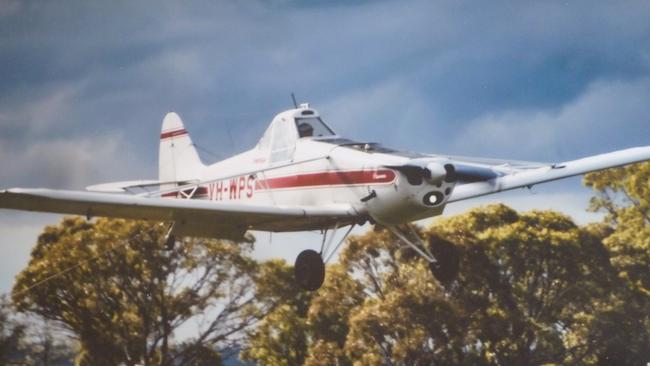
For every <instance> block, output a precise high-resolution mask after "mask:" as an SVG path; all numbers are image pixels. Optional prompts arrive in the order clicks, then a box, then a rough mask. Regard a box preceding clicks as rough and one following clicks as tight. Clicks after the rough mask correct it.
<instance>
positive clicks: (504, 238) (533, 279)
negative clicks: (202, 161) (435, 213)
mask: <svg viewBox="0 0 650 366" xmlns="http://www.w3.org/2000/svg"><path fill="white" fill-rule="evenodd" d="M416 229H417V228H416ZM416 232H417V233H418V235H421V236H422V237H423V238H425V239H426V240H432V241H437V242H438V243H448V242H451V243H454V244H455V245H456V246H457V247H458V249H459V252H460V258H461V268H462V270H461V272H460V275H459V277H458V278H457V279H456V280H454V281H450V282H447V283H444V284H441V283H439V282H437V281H435V280H434V279H433V278H432V276H431V272H430V268H429V266H428V264H427V263H426V262H425V261H424V260H422V259H421V258H420V257H419V256H418V255H416V253H414V251H413V250H412V249H410V248H409V247H405V246H404V245H402V244H401V243H400V242H399V241H398V240H397V239H395V238H394V237H393V236H392V235H391V234H390V232H388V231H386V230H382V229H381V228H378V229H376V230H375V231H371V232H368V233H366V234H364V235H361V236H355V237H351V238H350V239H349V240H348V243H347V245H346V247H345V248H344V249H343V250H342V252H341V255H340V265H339V266H334V267H332V268H330V271H328V276H327V279H326V283H325V285H324V286H323V287H322V288H321V289H320V290H318V291H317V292H316V293H314V294H312V295H311V298H305V299H303V302H302V303H301V306H307V307H308V310H307V311H306V312H304V311H302V312H301V311H295V310H293V311H283V312H276V313H275V316H274V317H273V318H267V319H265V320H264V321H263V323H262V324H264V327H263V328H258V330H257V331H258V333H255V334H254V335H255V336H254V337H253V338H251V339H249V344H250V346H251V350H253V351H254V352H255V354H257V355H268V354H273V355H274V357H276V358H277V359H281V358H282V357H283V354H282V353H281V352H277V350H278V349H279V348H278V347H276V346H274V344H285V345H287V346H288V345H289V343H282V342H275V343H273V342H270V341H269V339H273V337H274V336H275V335H280V334H289V335H291V336H292V337H293V338H294V339H298V340H300V342H296V343H291V347H289V348H290V349H291V350H295V349H297V350H299V353H300V354H301V355H306V356H303V357H302V358H296V359H293V360H292V362H293V363H292V364H311V365H319V364H339V365H346V364H354V365H430V364H439V365H463V364H464V365H511V364H516V365H540V364H585V363H587V364H589V363H591V364H593V363H596V362H597V361H598V360H599V356H598V355H599V352H600V351H601V349H600V348H599V346H600V345H599V344H594V343H593V338H590V336H589V335H595V334H596V333H597V331H596V330H595V328H594V327H595V326H597V323H595V322H592V321H591V320H589V317H590V316H592V315H593V314H595V313H597V312H598V311H600V309H602V308H603V304H605V303H607V302H608V301H609V300H608V299H609V296H610V294H611V292H612V289H613V288H615V287H616V270H615V268H614V267H612V266H611V265H610V262H609V252H608V251H607V249H606V247H605V246H604V245H603V243H602V240H603V238H604V237H606V236H607V235H608V234H609V233H610V231H609V230H608V229H607V227H605V226H604V225H593V226H587V227H578V226H577V225H575V224H574V223H573V222H572V220H571V219H570V218H568V217H566V216H564V215H562V214H559V213H555V212H548V211H545V212H540V211H532V212H526V213H518V212H516V211H514V210H512V209H510V208H508V207H506V206H503V205H493V206H488V207H484V208H477V209H474V210H471V211H469V212H467V213H465V214H462V215H458V216H454V217H449V218H445V219H440V220H437V221H436V222H435V223H434V224H433V225H432V226H431V227H429V228H428V229H427V230H420V229H417V230H416ZM439 259H440V260H445V258H439ZM287 271H289V270H288V269H287ZM267 292H269V291H267ZM270 292H271V293H272V292H273V291H270ZM266 296H268V294H267V295H266ZM302 314H307V315H302ZM614 315H617V316H619V317H620V316H622V317H623V318H625V319H627V321H630V320H633V318H626V317H624V314H622V313H617V314H613V315H612V316H614ZM623 318H619V321H620V320H621V319H623ZM296 352H298V351H296ZM251 359H253V360H256V361H258V362H260V361H262V360H264V359H263V358H260V357H257V358H251ZM261 363H264V364H266V363H265V362H261Z"/></svg>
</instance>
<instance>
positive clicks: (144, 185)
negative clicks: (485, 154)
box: [0, 103, 650, 291]
mask: <svg viewBox="0 0 650 366" xmlns="http://www.w3.org/2000/svg"><path fill="white" fill-rule="evenodd" d="M294 107H295V108H293V109H289V110H287V111H284V112H282V113H279V114H278V115H276V116H275V118H273V120H272V121H271V123H270V125H269V127H268V128H267V129H266V132H264V134H263V135H262V138H261V139H260V140H259V142H258V143H257V145H256V146H255V147H253V148H252V149H250V150H248V151H245V152H243V153H241V154H238V155H235V156H233V157H230V158H228V159H225V160H223V161H219V162H217V163H214V164H212V165H205V164H204V163H203V162H202V161H201V159H200V157H199V155H198V153H197V150H196V148H195V145H194V144H193V142H192V140H191V139H190V136H189V134H188V132H187V130H186V129H185V127H184V125H183V122H182V121H181V118H180V117H179V116H178V114H176V113H174V112H170V113H168V114H167V115H166V116H165V117H164V119H163V122H162V131H161V134H160V151H159V167H158V168H159V177H158V180H138V181H127V182H115V183H106V184H99V185H94V186H90V187H87V188H86V191H70V190H52V189H26V188H12V189H6V190H1V191H0V208H4V209H17V210H28V211H41V212H53V213H63V214H77V215H85V216H86V217H88V218H89V219H90V218H91V217H95V216H103V217H121V218H130V219H146V220H157V221H163V222H168V223H169V229H168V231H167V235H166V237H165V243H166V245H167V247H168V248H172V247H173V245H174V244H175V243H176V240H177V239H176V238H181V237H214V238H221V239H227V240H234V241H237V240H241V239H242V238H243V237H244V235H245V234H246V232H247V231H248V230H260V231H270V232H295V231H313V230H320V231H321V232H322V243H321V249H320V252H317V251H315V250H311V249H308V250H304V251H302V252H301V253H300V254H299V255H298V256H297V259H296V262H295V266H294V275H295V278H296V282H297V284H298V285H299V286H300V287H301V288H302V289H304V290H308V291H313V290H317V289H318V288H320V287H321V285H322V284H323V281H324V278H325V263H326V262H327V261H328V260H329V259H330V258H331V256H332V255H333V254H334V253H335V252H336V250H338V248H339V247H340V245H341V244H342V243H343V242H344V241H345V239H346V238H347V236H348V235H349V234H350V232H351V231H352V229H353V228H354V227H355V226H356V225H362V224H364V223H371V224H375V225H380V226H381V227H385V228H386V229H387V230H389V231H390V232H391V233H393V234H394V235H395V237H396V238H398V240H399V241H401V242H403V243H404V244H406V245H407V246H408V247H410V248H412V249H413V250H414V251H415V252H416V253H417V254H418V255H420V256H422V257H423V258H424V259H425V260H426V261H427V262H428V263H429V267H430V269H431V272H432V274H433V276H434V277H435V278H436V279H437V280H438V281H440V282H442V283H445V282H448V281H450V280H453V279H454V278H455V276H456V275H457V273H458V271H459V268H458V267H459V266H458V254H457V250H456V249H455V247H454V246H453V244H451V243H449V242H446V241H444V240H434V239H433V238H432V239H430V240H429V243H428V245H427V243H425V242H424V241H423V240H422V239H421V238H420V236H419V235H417V233H415V232H414V229H413V227H412V225H408V224H409V223H410V222H412V221H415V220H420V219H424V218H428V217H433V216H437V215H441V214H442V213H443V211H444V209H445V206H446V205H447V204H449V203H453V202H458V201H461V200H466V199H470V198H474V197H479V196H484V195H488V194H493V193H498V192H502V191H507V190H512V189H516V188H526V187H528V188H530V187H532V186H533V185H536V184H540V183H544V182H549V181H553V180H557V179H562V178H566V177H571V176H576V175H581V174H585V173H588V172H593V171H597V170H602V169H607V168H612V167H618V166H623V165H626V164H631V163H636V162H641V161H646V160H650V146H645V147H636V148H630V149H625V150H620V151H615V152H610V153H606V154H602V155H595V156H590V157H586V158H582V159H578V160H572V161H566V162H560V163H553V164H548V163H530V162H520V161H508V160H495V159H485V158H469V157H457V156H448V155H435V154H421V153H413V152H406V151H399V150H395V149H391V148H389V147H386V146H383V145H381V144H378V143H374V142H359V141H353V140H349V139H346V138H344V137H342V136H339V135H337V134H336V133H335V132H334V131H333V130H332V128H331V127H330V126H329V125H327V124H326V123H325V122H324V121H323V120H322V119H321V116H320V114H319V113H318V111H316V110H315V109H313V108H311V107H310V106H309V104H308V103H304V104H300V105H297V104H295V103H294ZM346 227H347V230H346V231H345V234H344V235H343V237H342V239H340V240H339V241H338V243H337V244H335V245H333V238H334V236H335V233H336V232H337V231H338V230H339V229H343V228H346ZM328 234H329V235H328Z"/></svg>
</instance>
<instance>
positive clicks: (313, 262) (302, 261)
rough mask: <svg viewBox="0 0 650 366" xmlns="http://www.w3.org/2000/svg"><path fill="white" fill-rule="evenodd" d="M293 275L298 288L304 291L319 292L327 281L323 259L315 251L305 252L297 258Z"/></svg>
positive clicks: (308, 250)
mask: <svg viewBox="0 0 650 366" xmlns="http://www.w3.org/2000/svg"><path fill="white" fill-rule="evenodd" d="M293 274H294V277H295V278H296V282H297V283H298V286H300V288H302V289H303V290H307V291H315V290H318V289H319V288H320V287H321V286H322V285H323V282H324V281H325V263H323V258H322V257H321V255H320V254H318V252H316V251H315V250H311V249H307V250H303V251H302V252H300V254H298V258H296V263H295V265H294V267H293Z"/></svg>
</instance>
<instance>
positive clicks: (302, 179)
mask: <svg viewBox="0 0 650 366" xmlns="http://www.w3.org/2000/svg"><path fill="white" fill-rule="evenodd" d="M394 180H395V172H394V171H392V170H388V169H382V170H358V171H347V172H346V171H338V172H320V173H308V174H299V175H291V176H287V177H278V178H269V179H265V180H262V181H257V182H256V183H255V190H265V189H283V188H301V187H318V186H338V185H361V184H380V183H391V182H393V181H394Z"/></svg>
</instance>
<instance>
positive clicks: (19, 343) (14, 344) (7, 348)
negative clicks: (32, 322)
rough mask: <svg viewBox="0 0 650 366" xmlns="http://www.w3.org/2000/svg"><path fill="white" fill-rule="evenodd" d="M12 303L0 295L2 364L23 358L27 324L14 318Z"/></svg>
mask: <svg viewBox="0 0 650 366" xmlns="http://www.w3.org/2000/svg"><path fill="white" fill-rule="evenodd" d="M13 315H14V311H13V309H12V306H11V303H10V302H9V301H8V299H7V297H6V296H5V295H2V296H0V365H9V364H11V363H12V362H16V361H19V360H21V359H23V357H22V353H23V352H24V349H25V340H24V338H25V330H26V326H25V325H24V324H23V323H22V322H19V321H17V320H16V319H15V318H14V316H13Z"/></svg>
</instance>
